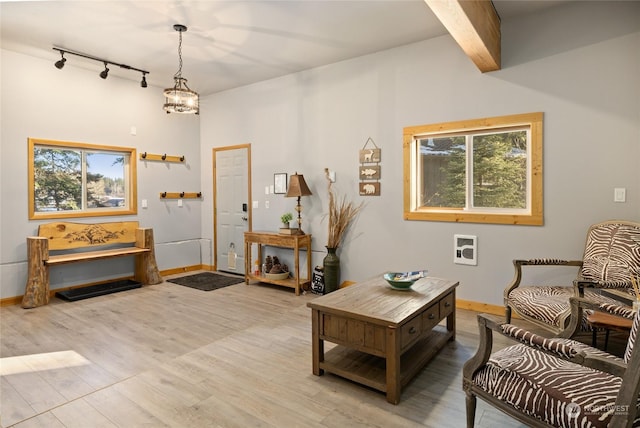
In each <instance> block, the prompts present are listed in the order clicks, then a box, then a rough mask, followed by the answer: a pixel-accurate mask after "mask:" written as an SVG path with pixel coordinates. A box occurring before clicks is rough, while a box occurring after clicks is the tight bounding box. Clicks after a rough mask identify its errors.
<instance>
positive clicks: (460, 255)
mask: <svg viewBox="0 0 640 428" xmlns="http://www.w3.org/2000/svg"><path fill="white" fill-rule="evenodd" d="M453 262H454V263H456V264H459V265H473V266H477V265H478V237H477V236H473V235H453Z"/></svg>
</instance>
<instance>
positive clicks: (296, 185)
mask: <svg viewBox="0 0 640 428" xmlns="http://www.w3.org/2000/svg"><path fill="white" fill-rule="evenodd" d="M312 194H313V193H311V190H309V186H307V182H306V181H304V176H303V175H302V174H298V173H297V172H296V173H295V174H293V175H292V176H291V177H290V178H289V188H288V189H287V194H286V195H285V197H287V198H291V197H296V196H298V197H299V196H311V195H312Z"/></svg>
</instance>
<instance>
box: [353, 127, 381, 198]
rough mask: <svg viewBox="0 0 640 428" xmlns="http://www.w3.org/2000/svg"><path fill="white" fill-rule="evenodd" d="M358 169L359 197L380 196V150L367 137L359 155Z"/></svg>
mask: <svg viewBox="0 0 640 428" xmlns="http://www.w3.org/2000/svg"><path fill="white" fill-rule="evenodd" d="M359 155H360V156H359V157H360V167H359V169H358V179H359V180H360V183H359V193H360V196H380V177H381V169H382V167H381V166H380V159H381V158H382V150H381V149H379V148H378V146H376V143H375V142H374V141H373V140H372V139H371V137H369V138H368V139H367V141H366V142H365V143H364V146H363V147H362V150H360V153H359Z"/></svg>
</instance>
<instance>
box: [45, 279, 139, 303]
mask: <svg viewBox="0 0 640 428" xmlns="http://www.w3.org/2000/svg"><path fill="white" fill-rule="evenodd" d="M140 287H142V284H140V283H139V282H137V281H132V280H130V279H124V280H121V281H111V282H105V283H104V284H96V285H90V286H89V287H80V288H72V289H70V290H65V291H58V292H57V293H56V296H57V297H60V298H62V299H64V300H68V301H70V302H75V301H76V300H82V299H88V298H90V297H97V296H104V295H105V294H111V293H117V292H119V291H125V290H133V289H134V288H140Z"/></svg>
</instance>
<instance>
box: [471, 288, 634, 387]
mask: <svg viewBox="0 0 640 428" xmlns="http://www.w3.org/2000/svg"><path fill="white" fill-rule="evenodd" d="M571 300H572V310H574V306H575V307H576V311H578V310H579V311H581V310H582V308H581V307H580V305H579V304H578V301H580V304H583V303H584V306H586V307H589V308H593V309H596V310H602V309H600V308H599V306H600V305H598V304H594V303H591V302H589V301H587V300H584V299H580V298H577V297H572V298H571ZM574 301H575V303H573V302H574ZM602 306H611V307H612V308H610V309H614V308H617V310H621V311H626V308H624V307H618V306H616V305H602ZM631 313H632V314H633V312H631ZM580 315H582V314H581V313H580ZM573 319H574V314H573V312H572V322H573ZM478 328H479V330H480V331H479V333H480V344H479V346H478V350H477V352H476V354H475V355H474V356H473V357H472V358H471V359H469V360H468V361H467V362H466V363H465V365H464V367H463V369H462V373H463V379H472V377H473V374H474V373H475V372H476V371H477V370H479V369H480V368H481V367H483V366H484V365H485V364H486V363H487V361H488V360H489V357H490V356H491V353H492V348H493V332H494V331H496V332H498V334H501V335H503V336H505V337H508V338H510V339H513V340H516V341H518V342H520V343H523V344H525V345H527V346H530V347H533V348H536V349H538V350H540V351H541V352H544V353H547V354H551V355H553V356H555V357H557V358H561V359H563V360H566V361H571V362H573V363H576V364H580V365H583V366H586V367H591V368H594V369H597V370H601V371H604V372H607V373H610V374H612V375H614V376H620V377H621V376H622V375H623V374H624V372H625V370H626V368H627V365H626V364H625V363H624V362H623V361H622V360H621V359H619V358H617V357H615V356H614V355H611V356H608V354H606V353H605V352H603V351H597V350H596V351H595V352H594V353H590V352H585V350H584V349H580V348H579V347H574V346H572V345H571V344H568V343H563V342H561V341H558V340H554V339H558V338H561V337H557V338H551V339H549V338H546V337H543V336H540V335H538V334H535V333H532V332H530V331H527V330H525V329H523V328H520V327H518V326H516V325H513V324H508V323H504V322H503V321H502V320H501V319H498V318H497V317H494V316H491V315H487V314H479V315H478Z"/></svg>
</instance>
